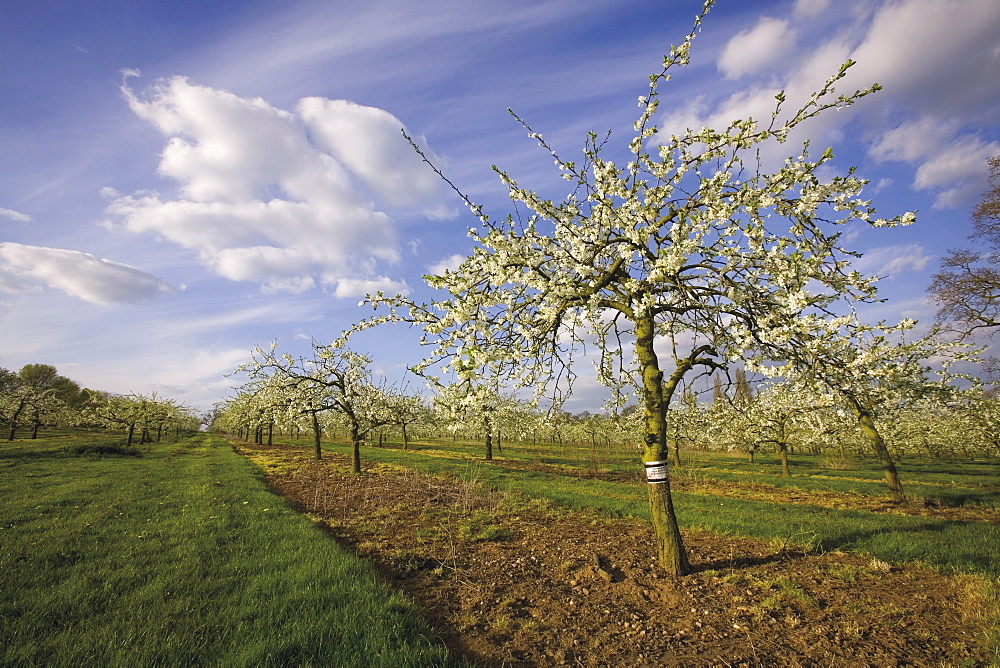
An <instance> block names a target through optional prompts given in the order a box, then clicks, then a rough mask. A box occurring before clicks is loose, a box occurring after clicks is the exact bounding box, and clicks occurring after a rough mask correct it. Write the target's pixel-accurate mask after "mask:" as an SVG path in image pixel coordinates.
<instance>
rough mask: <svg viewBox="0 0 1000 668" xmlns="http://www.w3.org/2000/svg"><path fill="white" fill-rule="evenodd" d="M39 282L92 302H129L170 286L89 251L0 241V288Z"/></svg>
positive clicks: (23, 287)
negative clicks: (83, 251)
mask: <svg viewBox="0 0 1000 668" xmlns="http://www.w3.org/2000/svg"><path fill="white" fill-rule="evenodd" d="M39 284H42V285H45V286H48V287H50V288H55V289H56V290H62V291H63V292H65V293H66V294H68V295H71V296H73V297H78V298H80V299H83V300H85V301H88V302H93V303H95V304H131V303H135V302H140V301H143V300H145V299H150V298H152V297H155V296H157V295H159V294H161V293H163V292H169V291H170V290H171V288H170V286H169V285H167V284H166V283H164V282H163V281H161V280H160V279H159V278H157V277H156V276H153V275H152V274H148V273H146V272H144V271H141V270H139V269H136V268H135V267H130V266H128V265H126V264H119V263H118V262H112V261H111V260H102V259H100V258H98V257H96V256H94V255H91V254H90V253H82V252H80V251H74V250H64V249H61V248H45V247H42V246H25V245H23V244H16V243H12V242H4V243H0V290H4V291H5V292H23V291H27V290H36V289H39V288H40V286H39Z"/></svg>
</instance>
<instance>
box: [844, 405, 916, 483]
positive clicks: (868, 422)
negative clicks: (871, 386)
mask: <svg viewBox="0 0 1000 668" xmlns="http://www.w3.org/2000/svg"><path fill="white" fill-rule="evenodd" d="M847 401H848V403H849V404H850V406H851V409H852V410H853V411H854V416H855V417H856V418H857V419H858V426H859V427H861V431H862V433H864V435H865V436H866V437H867V438H868V442H869V443H871V446H872V450H874V451H875V455H876V456H877V457H878V460H879V462H880V463H881V464H882V470H883V471H884V472H885V484H886V485H887V486H888V487H889V495H890V496H891V497H892V500H893V501H895V502H896V503H902V501H903V485H902V484H901V483H900V482H899V474H898V473H897V472H896V464H895V462H893V461H892V455H890V454H889V449H888V448H887V447H885V441H884V440H883V439H882V434H880V433H879V431H878V428H877V427H876V426H875V421H874V420H872V415H871V412H870V411H868V410H865V408H864V407H863V406H862V405H861V403H860V402H859V401H858V400H857V399H856V398H854V397H853V396H848V397H847Z"/></svg>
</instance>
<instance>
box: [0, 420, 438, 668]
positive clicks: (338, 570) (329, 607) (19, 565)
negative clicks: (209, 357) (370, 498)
mask: <svg viewBox="0 0 1000 668" xmlns="http://www.w3.org/2000/svg"><path fill="white" fill-rule="evenodd" d="M111 438H112V437H108V439H111ZM88 442H89V443H101V442H103V441H102V439H101V437H97V436H87V437H84V439H83V441H82V443H84V444H85V443H88ZM109 442H110V441H109ZM82 443H81V441H80V439H74V437H72V436H65V435H60V436H57V437H54V438H52V439H39V440H37V441H15V442H13V443H5V444H3V445H0V572H2V573H3V585H2V588H0V638H2V640H3V642H2V645H0V664H2V665H45V666H68V665H86V666H96V665H100V666H138V665H181V664H193V665H226V666H249V665H253V666H288V665H341V666H348V665H365V666H393V667H394V666H428V665H449V664H451V663H453V662H452V661H451V659H449V657H448V655H447V654H446V652H445V651H444V650H443V649H442V648H441V646H440V644H439V643H437V642H435V641H434V640H433V636H432V633H431V631H430V629H429V628H428V626H427V625H426V623H425V622H424V620H423V619H422V617H421V616H420V615H419V613H418V611H416V610H415V609H414V608H413V607H412V606H411V605H410V604H409V603H408V602H407V601H405V600H404V599H403V598H402V597H401V596H400V595H398V594H396V593H394V592H393V591H391V590H389V589H388V588H387V587H386V586H385V585H383V584H382V583H381V582H380V581H379V580H378V578H377V577H376V575H375V574H374V573H373V571H372V570H371V568H370V567H368V566H367V565H366V564H364V563H363V562H361V561H360V560H359V559H357V558H356V557H354V556H353V555H351V554H348V553H347V552H345V551H344V550H343V549H341V548H340V547H339V546H338V545H337V544H336V543H335V542H334V541H332V540H331V539H330V538H329V537H328V536H327V535H325V534H324V533H323V532H322V530H321V529H319V528H318V527H317V526H316V525H314V524H312V523H311V522H310V521H309V520H308V519H306V518H304V517H302V516H301V515H300V514H299V513H297V512H296V511H295V510H294V509H292V508H291V507H290V506H289V505H288V504H287V503H286V502H285V501H284V500H283V499H281V498H280V497H278V496H276V495H274V494H273V493H272V492H270V491H269V490H268V489H267V488H266V487H265V486H264V484H263V483H262V481H261V480H260V478H259V475H258V474H257V472H256V469H255V468H254V467H253V465H252V464H250V463H249V462H247V461H246V460H245V459H244V458H242V457H240V456H239V455H237V454H235V453H234V452H233V451H232V450H231V448H230V447H229V446H228V444H227V443H225V442H224V441H223V440H222V439H220V438H218V437H215V436H208V435H197V436H193V437H191V438H188V439H185V440H181V441H178V442H174V443H162V444H156V445H153V446H144V448H143V453H142V454H141V455H140V456H122V455H104V456H101V455H98V454H94V453H91V454H82V455H81V454H75V452H74V447H75V446H76V445H81V444H82Z"/></svg>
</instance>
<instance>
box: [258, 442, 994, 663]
mask: <svg viewBox="0 0 1000 668" xmlns="http://www.w3.org/2000/svg"><path fill="white" fill-rule="evenodd" d="M239 450H240V451H241V452H242V453H243V454H245V455H247V456H249V457H251V458H253V459H255V460H256V461H258V462H259V463H261V464H262V468H264V470H265V471H270V473H269V474H268V475H267V480H268V482H269V484H270V485H271V486H272V487H273V488H274V489H275V490H276V491H277V492H279V493H280V494H283V495H284V496H286V497H287V498H289V499H290V500H291V501H292V502H293V503H295V504H296V505H297V506H298V507H299V508H300V509H301V510H302V511H303V512H304V513H307V514H308V515H310V516H311V517H312V518H313V519H314V520H315V521H317V522H319V523H321V524H322V525H323V526H324V527H326V528H327V529H328V530H329V531H330V533H331V534H333V536H335V537H336V538H337V539H338V540H339V541H340V542H341V543H342V544H344V545H346V546H348V547H349V548H351V549H353V550H354V551H355V552H357V553H358V554H359V555H361V556H362V557H363V558H365V559H367V560H369V561H370V562H372V563H374V564H375V565H376V567H377V568H378V569H379V570H380V571H381V573H382V574H383V576H384V577H385V578H386V579H387V580H389V581H390V582H391V583H392V584H393V585H394V586H396V587H398V588H399V589H400V590H402V591H404V592H405V593H406V594H407V595H408V596H409V597H410V598H411V599H412V600H413V601H415V602H416V603H417V604H418V605H420V606H421V607H422V608H423V609H424V610H425V611H426V614H427V616H428V618H429V619H430V621H431V622H432V623H433V624H434V625H435V626H436V627H437V628H438V629H439V631H440V633H441V637H442V639H443V641H444V642H445V643H446V644H447V645H448V647H449V648H450V649H451V650H452V651H453V652H455V653H456V654H458V655H461V656H463V657H465V658H467V659H469V660H471V661H474V662H475V663H477V664H479V665H485V666H501V665H504V666H511V665H517V666H549V665H583V666H642V665H650V666H682V665H683V666H740V665H742V666H775V665H781V666H844V665H855V666H857V665H865V666H939V665H958V664H962V663H963V662H967V663H968V664H969V665H982V664H984V663H986V662H988V660H989V659H988V656H987V650H986V648H985V646H984V645H985V629H986V619H985V614H984V602H983V600H982V599H981V594H980V589H979V586H978V582H979V581H978V580H977V579H975V578H973V577H947V576H944V575H941V574H939V573H937V572H935V571H933V570H930V569H927V568H924V567H921V566H919V565H915V564H888V563H885V562H881V561H878V560H873V559H871V558H870V557H864V556H862V555H856V554H845V553H841V552H832V553H826V554H804V553H802V552H797V551H795V550H794V549H787V548H785V547H782V546H778V545H775V544H771V543H768V542H766V541H760V540H752V539H744V538H737V537H730V536H718V535H713V534H708V533H696V532H686V533H685V535H684V538H685V541H686V544H687V547H688V550H689V553H690V558H691V561H692V563H693V564H694V565H695V568H696V569H697V572H696V573H694V574H693V575H689V576H686V577H684V578H669V577H666V576H664V575H663V574H662V572H661V571H660V570H659V568H658V567H657V565H656V563H655V561H654V560H652V558H651V556H652V555H651V548H650V546H651V544H652V537H651V533H650V530H649V528H648V527H647V526H646V525H645V524H644V523H641V522H636V521H631V520H622V519H609V518H606V517H603V516H601V515H599V514H597V513H585V512H570V511H566V510H562V509H556V508H552V507H551V506H548V505H546V504H544V503H535V502H529V501H524V500H517V499H514V498H512V497H510V496H508V495H505V494H503V493H499V492H489V491H484V490H483V489H481V488H479V487H477V486H475V485H474V484H472V483H467V482H462V481H456V480H451V479H444V478H438V477H434V476H429V475H425V474H422V473H418V472H414V471H409V470H404V469H398V468H392V467H388V466H381V465H371V466H370V467H369V468H368V469H367V470H366V472H365V474H364V475H361V476H355V475H352V474H350V473H347V472H346V470H345V469H346V464H345V462H346V459H343V458H340V457H338V456H337V455H327V459H326V460H324V461H322V462H317V461H315V460H309V459H304V458H303V453H304V452H305V451H304V450H292V449H289V448H287V447H284V446H282V447H267V446H251V445H245V444H244V445H241V446H240V448H239ZM786 491H787V490H786ZM807 496H809V497H810V500H809V501H808V502H810V503H813V502H814V501H812V500H811V497H812V496H813V495H807ZM785 500H786V501H789V502H794V501H793V500H792V499H791V498H788V497H786V499H785Z"/></svg>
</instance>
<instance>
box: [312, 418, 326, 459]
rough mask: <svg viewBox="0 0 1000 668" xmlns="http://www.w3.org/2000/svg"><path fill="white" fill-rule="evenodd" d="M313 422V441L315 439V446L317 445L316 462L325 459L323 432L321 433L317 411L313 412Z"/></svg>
mask: <svg viewBox="0 0 1000 668" xmlns="http://www.w3.org/2000/svg"><path fill="white" fill-rule="evenodd" d="M312 421H313V439H314V444H315V445H316V460H317V461H318V460H320V459H323V448H322V446H321V445H320V441H321V440H322V436H323V432H322V431H320V428H319V417H317V415H316V411H313V413H312Z"/></svg>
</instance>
